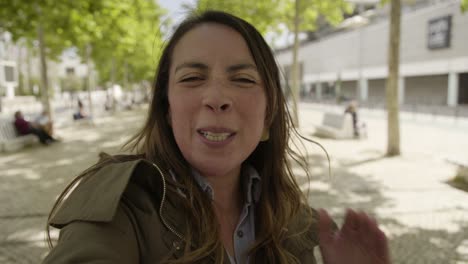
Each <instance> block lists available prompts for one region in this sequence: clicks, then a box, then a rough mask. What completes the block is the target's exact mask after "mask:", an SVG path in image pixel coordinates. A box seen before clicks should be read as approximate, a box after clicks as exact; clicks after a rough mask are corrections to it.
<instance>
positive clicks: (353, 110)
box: [345, 100, 359, 138]
mask: <svg viewBox="0 0 468 264" xmlns="http://www.w3.org/2000/svg"><path fill="white" fill-rule="evenodd" d="M345 114H350V115H351V117H352V118H353V131H354V137H357V138H358V137H359V127H358V113H357V103H356V101H354V100H353V101H351V102H349V104H348V106H347V107H346V109H345Z"/></svg>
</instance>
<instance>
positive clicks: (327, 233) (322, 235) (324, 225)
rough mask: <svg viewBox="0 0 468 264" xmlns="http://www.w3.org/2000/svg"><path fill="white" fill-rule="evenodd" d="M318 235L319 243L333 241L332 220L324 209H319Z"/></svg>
mask: <svg viewBox="0 0 468 264" xmlns="http://www.w3.org/2000/svg"><path fill="white" fill-rule="evenodd" d="M318 213H319V222H318V236H319V243H320V245H322V244H330V243H331V242H333V221H332V219H331V217H330V215H328V213H327V211H325V210H324V209H319V210H318Z"/></svg>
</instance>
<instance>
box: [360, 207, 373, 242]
mask: <svg viewBox="0 0 468 264" xmlns="http://www.w3.org/2000/svg"><path fill="white" fill-rule="evenodd" d="M358 216H359V229H358V232H359V235H358V237H359V240H360V242H361V243H362V244H363V245H364V246H365V248H366V249H367V250H370V251H372V250H373V249H374V248H375V245H374V238H375V229H376V228H374V226H375V224H374V223H373V222H372V221H371V219H370V218H369V216H368V215H367V214H366V213H364V212H359V213H358Z"/></svg>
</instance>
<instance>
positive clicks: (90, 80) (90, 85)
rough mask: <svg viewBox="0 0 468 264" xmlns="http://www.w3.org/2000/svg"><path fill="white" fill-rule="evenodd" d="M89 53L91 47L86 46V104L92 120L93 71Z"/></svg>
mask: <svg viewBox="0 0 468 264" xmlns="http://www.w3.org/2000/svg"><path fill="white" fill-rule="evenodd" d="M91 51H92V46H91V44H88V45H86V67H87V70H88V74H87V76H86V78H87V86H88V104H89V116H90V117H91V119H93V118H94V115H93V114H94V111H93V110H94V109H93V98H92V89H93V77H92V74H93V70H92V66H91Z"/></svg>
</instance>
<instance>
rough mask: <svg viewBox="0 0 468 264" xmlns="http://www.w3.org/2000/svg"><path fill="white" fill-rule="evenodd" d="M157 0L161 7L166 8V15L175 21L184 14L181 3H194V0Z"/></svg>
mask: <svg viewBox="0 0 468 264" xmlns="http://www.w3.org/2000/svg"><path fill="white" fill-rule="evenodd" d="M158 2H159V4H160V5H161V6H162V7H164V8H165V9H167V10H168V15H169V16H170V17H171V18H172V19H173V20H174V22H176V21H178V20H179V19H182V18H184V16H185V13H184V12H183V11H182V10H181V8H180V6H181V5H182V4H183V3H188V4H194V3H195V2H196V0H158Z"/></svg>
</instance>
